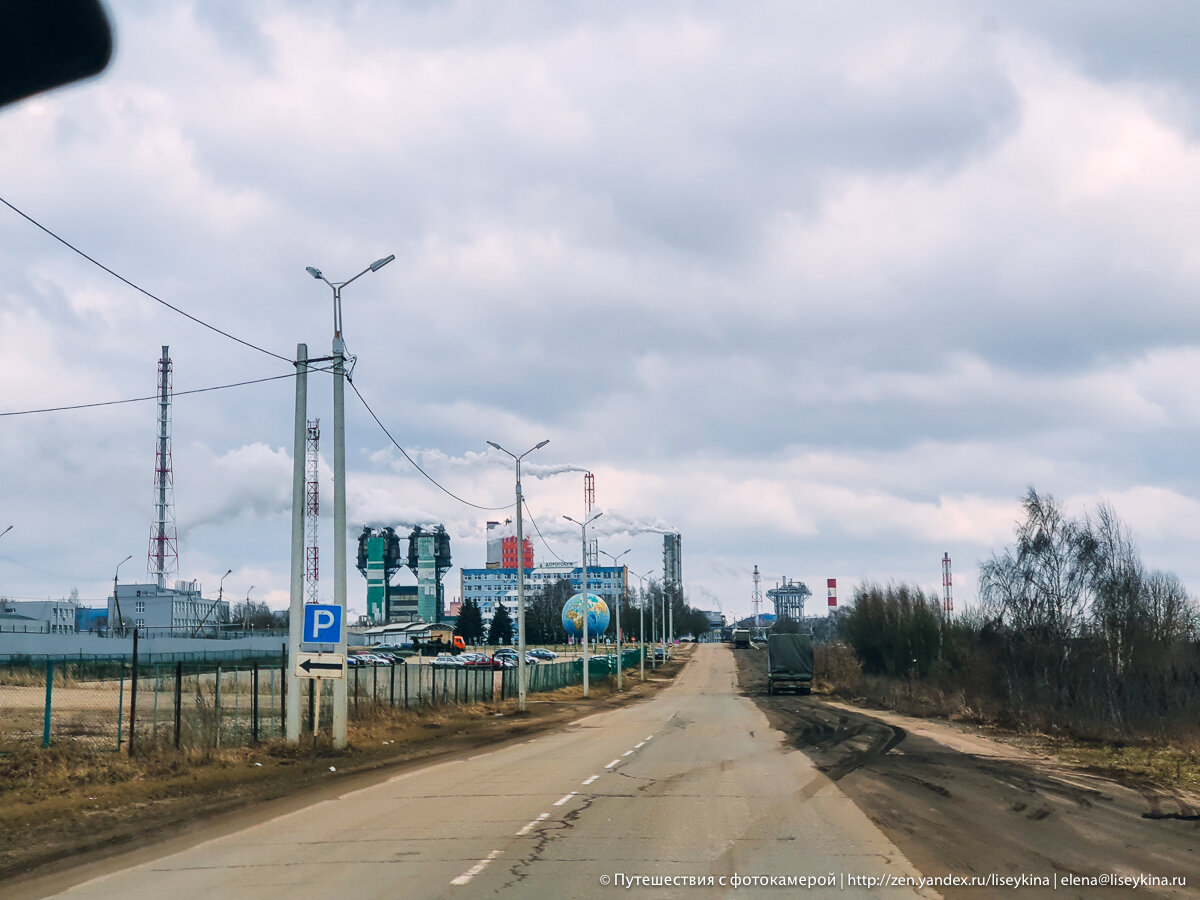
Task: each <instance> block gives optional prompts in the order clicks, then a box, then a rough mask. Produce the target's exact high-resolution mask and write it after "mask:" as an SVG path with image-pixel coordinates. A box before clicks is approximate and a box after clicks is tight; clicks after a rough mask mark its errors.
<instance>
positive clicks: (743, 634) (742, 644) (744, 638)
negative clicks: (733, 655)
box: [733, 628, 750, 650]
mask: <svg viewBox="0 0 1200 900" xmlns="http://www.w3.org/2000/svg"><path fill="white" fill-rule="evenodd" d="M733 649H734V650H739V649H741V650H749V649H750V629H749V628H735V629H733Z"/></svg>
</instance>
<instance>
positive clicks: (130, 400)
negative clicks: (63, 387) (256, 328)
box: [0, 368, 329, 416]
mask: <svg viewBox="0 0 1200 900" xmlns="http://www.w3.org/2000/svg"><path fill="white" fill-rule="evenodd" d="M309 371H310V372H328V371H329V369H312V368H310V369H309ZM296 374H297V373H295V372H290V373H288V374H287V375H272V376H270V377H269V378H255V379H253V380H251V381H238V382H235V383H233V384H218V385H214V386H213V387H205V388H193V389H192V390H190V391H172V392H171V396H172V397H184V396H186V395H188V394H206V393H208V392H209V391H224V390H227V389H228V388H236V387H245V386H246V385H249V384H262V383H263V382H266V381H279V380H281V379H283V378H295V377H296ZM161 399H162V398H161V397H160V396H159V395H158V394H151V395H150V396H149V397H129V398H128V399H125V400H103V401H100V402H98V403H77V404H75V405H74V406H49V407H46V408H45V409H19V410H14V411H12V412H0V416H32V415H35V414H37V413H52V412H66V411H68V410H73V409H95V408H96V407H99V406H120V405H121V404H123V403H142V402H143V401H146V400H161Z"/></svg>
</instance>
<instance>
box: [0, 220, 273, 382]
mask: <svg viewBox="0 0 1200 900" xmlns="http://www.w3.org/2000/svg"><path fill="white" fill-rule="evenodd" d="M0 203H3V204H4V205H5V206H7V207H8V208H9V209H11V210H12V211H13V212H15V213H16V214H17V215H18V216H20V217H21V218H23V219H24V220H25V221H27V222H29V223H30V224H31V225H34V226H36V227H37V228H39V229H41V230H42V231H44V232H45V233H46V234H48V235H50V237H52V238H54V239H55V240H56V241H58V242H59V243H60V244H62V245H63V246H64V247H66V248H67V249H68V250H71V251H73V252H75V253H78V254H79V255H80V256H82V257H83V258H84V259H86V260H87V261H88V262H90V263H91V264H92V265H94V266H96V267H97V268H100V269H103V270H104V271H105V272H107V273H108V274H109V275H111V276H112V277H113V278H115V279H117V280H118V281H120V282H122V283H124V284H127V285H129V287H131V288H133V289H134V290H135V291H138V292H139V293H141V294H145V295H146V296H147V297H149V298H150V299H151V300H153V301H154V302H155V303H161V304H162V305H163V306H165V307H166V308H167V309H169V310H171V311H173V312H177V313H179V315H181V316H183V317H184V318H185V319H191V320H192V321H193V322H195V323H196V324H197V325H201V326H203V327H204V328H207V329H208V330H209V331H215V332H216V333H217V334H219V335H221V336H222V337H227V338H229V339H230V340H231V341H236V342H237V343H239V344H242V345H243V346H245V347H249V348H250V349H251V350H257V351H258V352H259V353H265V354H266V355H267V356H273V357H274V358H275V359H278V360H281V361H282V362H285V363H291V362H292V360H290V359H288V358H287V357H286V356H281V355H280V354H278V353H275V352H273V351H271V350H268V349H266V348H265V347H260V346H258V344H252V343H250V342H249V341H246V340H243V339H242V338H240V337H237V336H236V335H233V334H230V333H229V332H228V331H223V330H221V329H220V328H218V327H217V326H216V325H210V324H209V323H208V322H205V321H204V320H203V319H200V318H197V317H196V316H193V315H192V314H191V313H188V312H184V311H183V310H182V309H180V308H179V307H178V306H174V305H173V304H170V303H168V302H167V301H166V300H164V299H162V298H161V297H158V296H156V295H155V294H152V293H150V292H149V291H148V290H146V289H145V288H144V287H142V286H141V285H138V284H135V283H134V282H132V281H130V280H129V279H128V278H126V277H125V276H124V275H120V274H118V273H117V272H114V271H113V270H112V269H110V268H109V267H108V266H106V265H104V263H102V262H100V261H99V260H98V259H96V258H94V257H92V256H89V255H88V254H86V253H84V252H83V251H82V250H80V249H79V248H78V247H76V246H75V245H74V244H72V243H71V242H70V241H68V240H66V239H65V238H62V237H59V236H58V235H57V234H55V233H54V232H53V231H51V230H50V229H49V228H47V227H46V226H45V225H43V224H42V223H41V222H39V221H38V220H37V219H35V218H33V216H31V215H29V214H28V213H25V212H22V211H21V210H19V209H17V208H16V207H15V206H13V205H12V204H11V203H9V202H8V201H7V200H5V199H4V198H3V197H0Z"/></svg>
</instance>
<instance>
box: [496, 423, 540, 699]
mask: <svg viewBox="0 0 1200 900" xmlns="http://www.w3.org/2000/svg"><path fill="white" fill-rule="evenodd" d="M548 443H550V439H549V438H547V439H546V440H544V441H542V442H541V443H540V444H538V445H536V446H534V447H530V448H529V449H528V450H526V451H525V452H524V453H522V454H521V455H520V456H517V455H516V454H514V453H509V451H507V450H505V449H504V448H503V447H501V446H500V445H499V444H497V443H496V442H495V441H488V445H489V446H492V447H495V448H496V449H497V450H499V451H500V452H501V453H508V455H509V456H511V457H512V458H513V461H514V462H516V464H517V697H518V708H519V709H520V711H521V712H525V695H526V694H527V693H528V691H529V670H528V669H527V668H526V667H525V532H524V531H523V530H522V527H521V507H522V505H523V504H524V502H525V498H524V497H522V495H521V460H523V459H524V458H525V457H526V456H528V455H529V454H530V453H532V452H533V451H534V450H541V449H542V448H543V447H545V446H546V445H547V444H548Z"/></svg>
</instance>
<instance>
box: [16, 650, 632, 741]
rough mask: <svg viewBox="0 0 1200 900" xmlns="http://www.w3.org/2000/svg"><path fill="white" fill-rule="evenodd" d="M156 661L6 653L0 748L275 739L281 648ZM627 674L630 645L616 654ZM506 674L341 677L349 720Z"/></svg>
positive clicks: (459, 695) (310, 717) (508, 672)
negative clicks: (251, 654)
mask: <svg viewBox="0 0 1200 900" xmlns="http://www.w3.org/2000/svg"><path fill="white" fill-rule="evenodd" d="M189 656H190V658H174V659H169V658H163V657H162V656H161V655H158V654H155V655H150V654H146V655H136V656H135V657H133V658H129V657H91V658H86V659H85V658H82V657H70V658H57V659H45V660H32V659H29V658H10V659H9V660H8V661H7V662H6V663H0V749H2V748H3V747H4V746H5V745H18V744H25V745H28V744H31V743H35V742H38V743H41V745H42V746H50V745H51V744H52V743H54V744H61V743H70V744H73V745H76V746H79V747H83V748H85V749H92V750H96V751H121V750H125V751H127V752H129V753H139V752H151V751H157V750H167V749H170V748H175V749H215V748H218V747H222V746H236V745H244V744H254V743H260V742H264V741H270V740H274V739H277V738H281V737H282V736H283V733H284V721H285V715H286V704H287V697H286V696H285V695H286V690H285V682H286V680H287V678H286V672H287V663H286V656H285V654H284V653H283V652H281V653H279V654H278V655H276V656H274V657H259V658H257V659H233V658H215V657H221V656H222V654H214V653H212V652H209V653H205V654H203V655H200V654H193V655H189ZM622 663H623V665H624V666H625V667H626V668H628V667H632V666H636V665H637V664H638V650H637V649H633V650H627V651H625V652H624V653H623V654H622ZM526 671H527V672H528V678H529V688H528V689H529V692H530V693H544V692H548V691H555V690H559V689H560V688H564V687H569V686H571V685H576V684H579V683H581V682H582V680H583V661H582V660H581V659H571V660H564V661H550V662H541V663H538V664H536V665H529V666H527V667H526ZM615 671H616V656H615V655H609V656H594V657H592V658H591V659H590V660H589V665H588V677H589V680H591V681H593V682H596V681H600V680H603V679H606V678H608V677H611V676H612V675H613V674H614V673H615ZM517 672H518V670H517V669H516V668H511V669H491V668H484V667H463V666H442V665H431V664H429V663H422V662H420V661H418V660H415V659H414V660H411V661H410V662H408V663H407V664H401V663H397V664H396V665H382V664H373V665H370V666H355V667H353V668H350V669H348V670H347V672H346V679H347V684H346V689H347V697H348V707H349V708H348V715H349V717H350V718H352V719H353V718H356V717H362V716H367V715H374V714H378V713H379V712H381V711H384V710H388V709H423V708H430V707H434V706H439V705H447V704H461V705H471V704H478V703H490V702H494V701H498V700H502V699H512V698H516V697H517V694H518V685H517ZM317 693H318V690H317V687H316V684H315V680H314V679H301V681H300V696H299V697H298V698H297V700H298V702H300V703H301V704H302V706H301V720H302V722H303V724H304V725H305V726H307V728H308V730H309V731H310V732H311V731H312V727H313V722H314V720H315V718H316V712H317V710H316V696H317ZM320 694H321V712H320V721H321V722H322V723H326V724H327V723H328V722H329V721H330V720H331V717H332V710H333V689H332V687H331V685H330V684H325V685H324V686H323V688H322V689H321V690H320Z"/></svg>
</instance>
